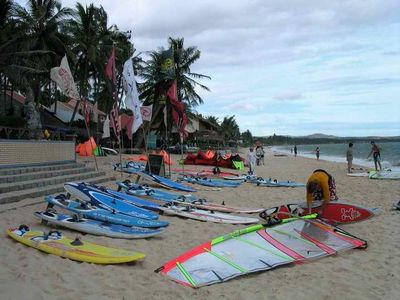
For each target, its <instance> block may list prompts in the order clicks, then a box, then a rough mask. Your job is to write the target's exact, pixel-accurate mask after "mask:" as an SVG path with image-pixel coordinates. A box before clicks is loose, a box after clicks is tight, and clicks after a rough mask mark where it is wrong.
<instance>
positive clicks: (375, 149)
mask: <svg viewBox="0 0 400 300" xmlns="http://www.w3.org/2000/svg"><path fill="white" fill-rule="evenodd" d="M294 149H295V151H294V156H297V147H296V146H294ZM291 152H293V149H291ZM314 152H315V156H316V157H317V160H319V156H320V148H319V147H317V148H315V151H314ZM371 155H372V158H373V159H374V165H375V170H376V171H381V170H382V165H381V147H380V146H378V145H377V144H376V143H375V141H371V151H370V153H369V155H368V156H367V159H368V158H370V157H371ZM346 161H347V172H348V173H352V168H353V143H349V147H348V148H347V151H346Z"/></svg>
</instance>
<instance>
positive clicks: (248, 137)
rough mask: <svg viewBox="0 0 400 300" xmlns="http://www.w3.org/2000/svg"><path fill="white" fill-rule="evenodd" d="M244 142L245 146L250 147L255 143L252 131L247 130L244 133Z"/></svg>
mask: <svg viewBox="0 0 400 300" xmlns="http://www.w3.org/2000/svg"><path fill="white" fill-rule="evenodd" d="M242 140H243V145H244V146H250V145H252V144H253V143H254V139H253V135H252V134H251V132H250V130H248V129H247V130H246V131H245V132H242Z"/></svg>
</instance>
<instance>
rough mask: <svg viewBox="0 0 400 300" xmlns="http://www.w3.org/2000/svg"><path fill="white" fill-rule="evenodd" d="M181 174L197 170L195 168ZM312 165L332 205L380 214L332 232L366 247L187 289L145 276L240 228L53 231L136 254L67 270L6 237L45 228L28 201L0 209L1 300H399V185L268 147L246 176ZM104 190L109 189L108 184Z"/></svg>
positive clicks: (240, 193)
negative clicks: (330, 179) (126, 261)
mask: <svg viewBox="0 0 400 300" xmlns="http://www.w3.org/2000/svg"><path fill="white" fill-rule="evenodd" d="M242 155H243V156H245V153H242ZM125 157H127V156H125ZM178 158H179V156H173V160H174V162H175V164H174V165H173V166H172V167H178V165H177V163H176V162H177V159H178ZM79 161H80V162H81V161H84V162H87V164H89V165H92V164H93V162H92V160H91V159H88V158H85V159H82V158H79ZM98 161H99V164H100V167H101V169H104V170H106V171H107V172H114V171H113V170H112V167H111V165H112V163H115V162H118V157H110V156H109V157H101V158H98ZM188 168H189V167H188ZM190 168H191V169H194V168H195V169H199V170H200V169H203V168H204V167H203V166H190ZM319 168H322V169H325V170H327V171H328V172H329V173H331V174H332V175H333V176H334V178H335V180H336V185H337V193H338V196H339V198H340V199H343V200H346V201H347V202H351V203H354V204H361V205H364V206H367V207H380V208H381V214H380V215H378V216H377V217H375V218H372V219H369V220H366V221H364V222H360V223H355V224H350V225H345V226H342V228H343V229H345V230H346V231H349V232H350V233H352V234H354V235H355V236H358V237H360V238H362V239H365V240H367V241H368V248H367V249H366V250H357V249H356V250H351V251H348V252H344V253H341V254H339V255H337V256H332V257H327V258H322V259H320V260H316V261H312V262H308V263H305V264H301V265H292V266H289V267H282V268H278V269H275V270H272V271H268V272H261V273H256V274H252V275H247V276H241V277H238V278H236V279H233V280H230V281H228V282H226V283H222V284H215V285H212V286H208V287H203V288H200V289H191V288H188V287H184V286H181V285H178V284H176V283H174V282H173V281H171V280H169V279H168V278H167V277H165V276H162V275H160V274H157V273H154V270H155V269H157V268H158V267H160V266H161V265H163V264H164V263H165V262H167V261H168V260H170V259H172V258H174V257H176V256H178V255H180V254H182V253H183V252H184V251H186V250H188V249H190V248H192V247H194V246H197V245H198V244H200V243H203V242H205V241H207V240H210V239H212V238H214V237H217V236H220V235H223V234H225V233H228V232H231V231H233V230H236V229H239V228H243V227H245V226H243V225H236V226H235V225H230V224H215V223H206V222H199V221H194V220H186V219H180V218H177V217H166V216H161V217H160V219H162V220H168V221H169V222H170V226H169V228H168V229H167V231H166V232H165V233H163V234H162V235H161V236H158V237H155V238H150V239H144V240H122V239H111V238H107V237H98V236H91V235H85V236H82V235H81V234H78V233H76V232H72V231H69V230H67V229H61V231H62V232H64V233H65V235H66V236H69V237H75V236H76V235H78V236H80V237H82V240H86V241H90V242H95V243H99V244H104V245H109V246H114V247H120V248H124V249H131V250H136V251H140V252H144V253H145V254H146V258H145V259H144V260H143V261H140V262H138V263H135V264H130V265H108V266H102V265H95V264H88V263H77V262H74V261H71V260H68V259H62V258H60V257H57V256H53V255H48V254H45V253H42V252H39V251H37V250H35V249H33V248H29V247H26V246H24V245H22V244H20V243H17V242H15V241H13V240H11V239H10V238H8V237H7V236H6V233H5V231H6V229H7V228H10V227H16V226H18V225H20V224H27V225H28V226H30V227H31V228H36V229H37V228H40V229H44V230H48V227H44V226H42V225H41V224H40V222H39V221H38V220H37V219H35V218H34V216H33V213H34V212H35V211H40V210H43V209H44V208H45V205H44V203H43V198H42V197H40V198H32V199H26V200H23V201H21V202H18V203H11V204H6V205H1V206H0V216H1V219H0V227H1V228H2V230H1V232H2V233H1V235H0V238H1V248H0V257H1V258H0V264H1V268H0V292H1V299H4V300H6V299H96V300H100V299H111V298H113V299H174V300H177V299H297V300H301V299H307V300H309V299H399V295H400V292H399V291H400V229H399V228H400V227H399V224H400V223H399V221H400V212H399V211H391V210H390V208H391V205H392V203H394V202H397V201H399V200H400V183H399V181H389V180H381V181H378V180H377V181H374V180H370V179H367V178H350V177H348V176H346V165H345V164H340V163H334V162H328V161H324V160H320V161H317V160H315V159H309V158H302V157H293V156H286V157H285V156H283V157H276V156H274V155H273V153H271V150H268V152H267V156H266V158H265V166H260V167H257V169H256V173H257V175H259V176H262V177H265V178H269V177H271V178H276V179H278V180H295V181H299V182H306V180H307V178H308V176H309V175H310V174H311V173H312V172H313V171H314V170H315V169H319ZM115 176H116V177H117V179H126V178H127V174H121V173H119V172H115ZM106 185H107V186H108V187H111V188H116V185H115V183H114V182H108V183H107V184H106ZM197 194H198V195H199V196H201V197H204V198H207V199H208V200H209V201H212V202H216V203H221V202H222V201H225V203H226V204H230V205H235V206H247V207H265V208H268V207H271V206H275V205H277V204H282V203H286V202H290V201H293V200H303V199H305V189H304V188H270V187H257V186H255V185H253V184H249V183H245V184H243V185H242V186H240V187H239V188H236V189H234V188H225V189H223V190H221V191H199V192H198V193H197ZM396 295H397V296H396Z"/></svg>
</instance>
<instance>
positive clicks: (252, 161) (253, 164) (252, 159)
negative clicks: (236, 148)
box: [247, 147, 257, 175]
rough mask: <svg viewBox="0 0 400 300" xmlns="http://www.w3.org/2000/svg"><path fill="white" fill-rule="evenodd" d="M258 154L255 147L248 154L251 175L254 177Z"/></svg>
mask: <svg viewBox="0 0 400 300" xmlns="http://www.w3.org/2000/svg"><path fill="white" fill-rule="evenodd" d="M256 159H257V157H256V153H255V152H254V149H253V147H250V149H249V153H247V163H248V165H249V175H254V169H255V167H256Z"/></svg>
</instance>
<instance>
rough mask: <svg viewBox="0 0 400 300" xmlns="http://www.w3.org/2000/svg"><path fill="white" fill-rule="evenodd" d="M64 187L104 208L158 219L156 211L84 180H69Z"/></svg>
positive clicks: (70, 192)
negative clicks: (144, 207)
mask: <svg viewBox="0 0 400 300" xmlns="http://www.w3.org/2000/svg"><path fill="white" fill-rule="evenodd" d="M64 188H65V190H66V191H67V192H68V193H69V194H71V195H74V196H75V197H77V198H78V199H79V200H81V201H86V202H89V203H91V204H93V205H96V206H98V207H101V208H103V209H107V210H110V211H117V212H120V213H123V214H126V215H130V216H133V217H137V218H141V219H148V220H157V219H158V215H157V214H155V213H154V212H151V211H149V210H147V209H143V208H139V207H137V206H135V205H133V204H132V203H128V202H127V201H124V199H121V198H119V197H114V196H112V195H110V194H108V193H107V192H106V191H102V190H100V189H98V188H96V187H94V186H92V185H90V184H87V183H84V182H79V183H78V182H68V183H66V184H64Z"/></svg>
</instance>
